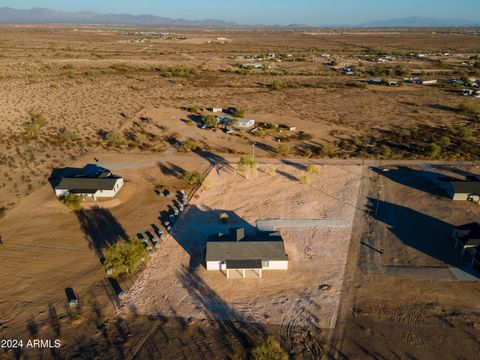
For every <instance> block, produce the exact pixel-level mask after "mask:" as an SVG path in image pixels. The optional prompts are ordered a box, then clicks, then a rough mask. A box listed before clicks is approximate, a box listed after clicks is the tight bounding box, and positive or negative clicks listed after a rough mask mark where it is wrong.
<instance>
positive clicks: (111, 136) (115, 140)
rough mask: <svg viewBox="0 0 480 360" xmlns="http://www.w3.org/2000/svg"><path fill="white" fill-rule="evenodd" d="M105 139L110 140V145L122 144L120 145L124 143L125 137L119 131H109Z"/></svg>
mask: <svg viewBox="0 0 480 360" xmlns="http://www.w3.org/2000/svg"><path fill="white" fill-rule="evenodd" d="M105 140H107V141H108V144H109V145H112V146H120V145H122V144H123V142H124V140H125V138H124V137H123V136H122V135H121V134H118V133H115V132H109V133H108V134H107V135H106V136H105Z"/></svg>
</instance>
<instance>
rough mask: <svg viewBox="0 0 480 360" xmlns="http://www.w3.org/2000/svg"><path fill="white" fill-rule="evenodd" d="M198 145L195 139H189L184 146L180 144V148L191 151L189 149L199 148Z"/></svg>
mask: <svg viewBox="0 0 480 360" xmlns="http://www.w3.org/2000/svg"><path fill="white" fill-rule="evenodd" d="M197 147H198V145H197V143H196V142H195V140H193V139H188V140H185V141H184V142H183V143H182V146H180V150H181V151H183V152H189V151H195V150H196V149H197Z"/></svg>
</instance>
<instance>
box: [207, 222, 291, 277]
mask: <svg viewBox="0 0 480 360" xmlns="http://www.w3.org/2000/svg"><path fill="white" fill-rule="evenodd" d="M206 267H207V270H211V271H213V270H216V271H222V272H224V273H225V275H226V276H227V278H245V277H258V278H260V277H262V271H263V270H287V269H288V255H287V254H286V252H285V245H284V242H283V239H282V237H281V235H280V234H279V233H258V235H257V236H256V237H254V238H248V237H246V236H245V229H244V228H235V229H230V234H229V235H224V234H219V236H218V238H217V239H215V240H212V241H208V242H207V249H206Z"/></svg>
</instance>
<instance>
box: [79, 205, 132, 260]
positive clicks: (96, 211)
mask: <svg viewBox="0 0 480 360" xmlns="http://www.w3.org/2000/svg"><path fill="white" fill-rule="evenodd" d="M75 214H76V215H77V218H78V221H79V223H80V227H81V229H82V231H83V232H84V234H85V238H86V239H87V241H88V245H89V248H90V249H92V250H94V251H95V252H96V253H97V255H98V256H99V257H100V258H102V257H103V249H104V248H105V247H108V246H110V245H113V244H115V243H116V242H117V241H119V240H127V239H128V235H127V233H126V232H125V229H124V228H123V227H122V225H121V224H120V223H119V222H118V221H117V219H116V218H115V217H114V216H113V214H112V213H111V212H110V211H109V210H108V209H104V208H101V207H99V206H94V207H92V208H90V209H81V210H80V211H77V212H75Z"/></svg>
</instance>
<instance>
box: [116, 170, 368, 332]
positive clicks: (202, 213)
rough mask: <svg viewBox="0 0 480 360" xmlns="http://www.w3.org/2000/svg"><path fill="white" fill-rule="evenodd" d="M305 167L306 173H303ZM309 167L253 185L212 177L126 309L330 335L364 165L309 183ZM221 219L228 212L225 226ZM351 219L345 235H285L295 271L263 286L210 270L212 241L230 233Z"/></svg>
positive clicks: (308, 231)
mask: <svg viewBox="0 0 480 360" xmlns="http://www.w3.org/2000/svg"><path fill="white" fill-rule="evenodd" d="M299 167H300V168H299ZM302 167H303V166H302V165H299V164H295V163H293V165H283V166H279V167H277V168H276V173H275V174H273V175H268V174H266V173H264V172H261V171H260V172H258V173H257V174H255V175H251V176H250V178H248V179H245V178H243V177H242V176H240V175H238V174H236V173H232V172H229V171H222V172H221V173H220V175H218V174H217V173H216V172H215V171H213V172H212V173H211V174H210V176H209V177H208V181H209V182H210V183H211V187H210V188H209V189H208V190H205V191H204V192H203V193H201V195H200V197H199V198H198V199H195V200H194V201H193V202H192V204H191V205H190V208H189V210H188V212H187V213H186V214H185V215H184V217H182V218H181V220H180V221H179V222H178V223H177V224H176V225H175V228H174V232H173V235H172V238H170V239H169V240H168V241H167V242H166V243H165V244H164V247H163V248H162V251H161V253H160V256H158V257H157V258H156V259H155V260H153V261H152V262H151V263H150V264H149V267H148V268H147V269H146V271H145V272H144V273H143V274H142V276H141V277H140V279H139V280H138V282H137V284H135V285H134V287H133V288H132V290H131V291H130V293H129V294H128V295H127V299H126V300H125V308H127V309H129V310H130V311H134V312H135V313H137V314H140V315H150V314H151V315H163V316H173V315H177V316H181V317H184V318H187V319H189V318H196V319H198V318H199V319H209V320H232V319H236V320H238V321H242V320H243V321H245V322H255V323H264V324H273V325H282V328H284V330H283V331H287V330H286V329H287V328H289V327H302V326H303V327H305V328H308V327H314V328H323V329H330V328H332V326H333V325H334V324H335V319H336V311H337V307H338V300H339V296H340V293H341V291H342V281H343V273H344V268H345V261H346V255H347V250H348V246H349V241H350V233H351V222H352V219H353V214H354V213H355V207H356V201H357V196H358V188H359V183H360V172H361V168H360V167H358V166H328V165H325V166H319V167H318V174H313V175H312V176H311V179H310V182H309V184H308V185H303V184H300V183H299V182H298V180H297V178H298V177H300V176H301V175H303V174H305V170H304V169H302ZM221 213H227V214H229V223H228V224H226V225H222V224H221V222H220V219H219V215H220V214H221ZM270 218H272V219H298V220H302V219H322V218H331V219H342V220H345V221H346V222H347V223H349V224H350V225H348V226H346V227H343V228H332V227H326V228H286V229H282V230H281V233H282V236H283V238H284V241H285V246H286V251H287V253H288V255H289V270H288V271H267V272H265V273H264V276H263V277H262V279H227V278H226V277H225V275H224V274H222V273H221V272H217V271H213V272H212V271H206V269H205V263H204V253H205V247H206V240H207V238H208V237H209V236H211V235H214V234H216V233H218V232H226V231H228V228H229V227H238V226H243V227H245V229H246V231H247V233H250V234H252V235H254V234H255V232H256V230H255V224H256V221H257V220H260V219H270Z"/></svg>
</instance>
